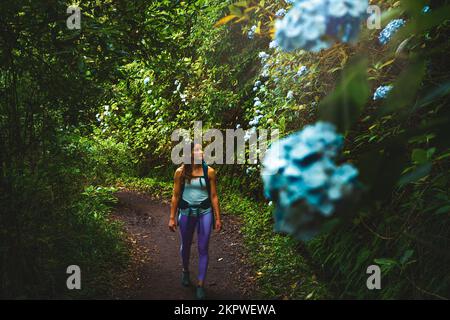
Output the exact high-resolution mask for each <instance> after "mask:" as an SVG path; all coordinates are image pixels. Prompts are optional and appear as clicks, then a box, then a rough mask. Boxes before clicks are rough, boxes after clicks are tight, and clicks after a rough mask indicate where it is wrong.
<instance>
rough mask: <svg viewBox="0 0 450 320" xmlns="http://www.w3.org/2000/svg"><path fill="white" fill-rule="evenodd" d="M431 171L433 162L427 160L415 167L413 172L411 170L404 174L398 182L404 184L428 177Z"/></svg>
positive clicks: (400, 184)
mask: <svg viewBox="0 0 450 320" xmlns="http://www.w3.org/2000/svg"><path fill="white" fill-rule="evenodd" d="M430 171H431V162H426V163H423V164H421V165H420V166H418V167H417V168H415V170H414V171H413V172H410V173H408V174H406V175H404V176H402V177H401V178H400V179H399V181H398V184H399V186H404V185H406V184H408V183H411V182H415V181H417V180H419V179H422V178H423V177H426V176H427V175H428V174H429V173H430Z"/></svg>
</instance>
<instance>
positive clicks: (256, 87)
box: [253, 80, 262, 91]
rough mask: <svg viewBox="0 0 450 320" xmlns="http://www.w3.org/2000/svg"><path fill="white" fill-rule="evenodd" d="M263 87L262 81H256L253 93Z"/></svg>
mask: <svg viewBox="0 0 450 320" xmlns="http://www.w3.org/2000/svg"><path fill="white" fill-rule="evenodd" d="M261 85H262V82H261V80H258V81H256V82H255V84H254V85H253V91H257V90H258V89H259V87H261Z"/></svg>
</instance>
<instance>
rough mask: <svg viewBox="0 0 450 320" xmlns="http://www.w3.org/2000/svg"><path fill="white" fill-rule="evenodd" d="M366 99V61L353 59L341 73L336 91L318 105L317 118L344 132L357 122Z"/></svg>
mask: <svg viewBox="0 0 450 320" xmlns="http://www.w3.org/2000/svg"><path fill="white" fill-rule="evenodd" d="M368 99H369V83H368V80H367V59H365V58H360V57H359V58H355V59H353V60H352V62H350V63H349V64H348V65H347V66H346V67H345V69H344V70H343V71H342V77H341V80H340V81H339V83H338V85H337V87H336V89H335V90H334V91H333V92H332V93H330V94H329V95H328V96H327V97H326V98H325V99H324V100H323V101H322V102H321V103H320V105H319V116H320V118H321V119H322V120H324V121H328V122H331V123H333V124H335V125H336V126H337V128H338V130H339V131H341V132H344V131H346V130H348V129H350V127H351V126H352V125H353V124H354V123H355V122H356V120H358V118H359V116H360V114H361V112H362V110H363V108H364V105H365V104H366V102H367V101H368Z"/></svg>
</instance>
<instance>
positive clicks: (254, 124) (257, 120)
mask: <svg viewBox="0 0 450 320" xmlns="http://www.w3.org/2000/svg"><path fill="white" fill-rule="evenodd" d="M262 117H263V115H257V116H255V117H254V118H253V119H252V120H250V122H249V123H248V124H249V126H256V125H258V123H259V121H260V120H261V119H262Z"/></svg>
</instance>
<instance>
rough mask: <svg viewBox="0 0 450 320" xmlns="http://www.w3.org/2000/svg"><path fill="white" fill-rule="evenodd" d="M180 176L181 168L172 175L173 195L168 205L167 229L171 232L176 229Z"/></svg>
mask: <svg viewBox="0 0 450 320" xmlns="http://www.w3.org/2000/svg"><path fill="white" fill-rule="evenodd" d="M181 174H182V168H178V169H177V170H176V171H175V174H174V183H173V193H172V201H171V205H170V221H169V228H170V229H171V230H172V229H173V230H172V231H175V230H174V229H175V227H176V219H175V217H176V214H177V211H178V200H179V199H180V194H181Z"/></svg>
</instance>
